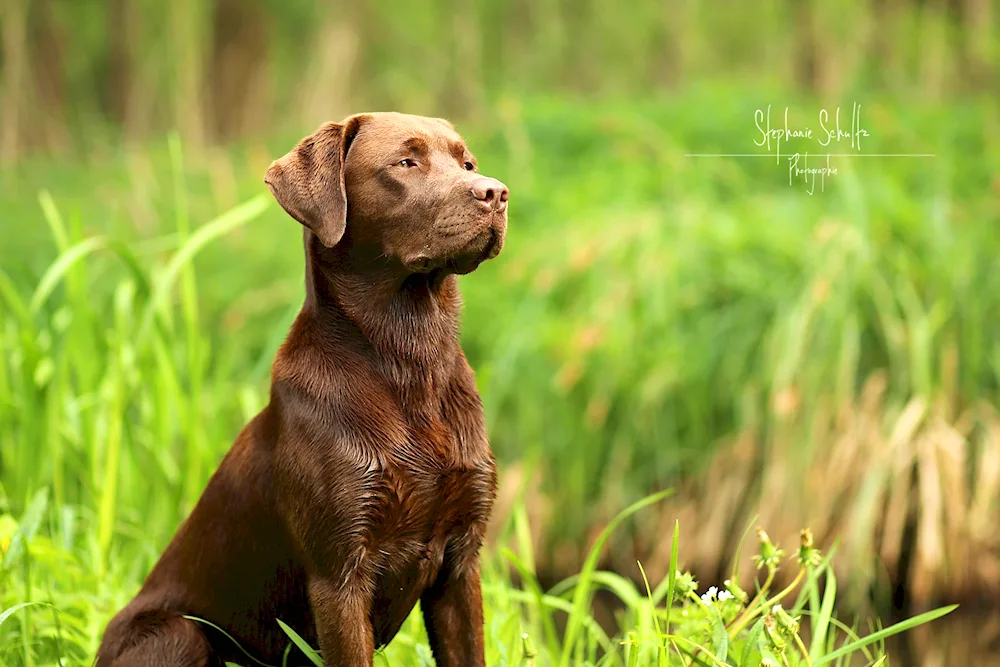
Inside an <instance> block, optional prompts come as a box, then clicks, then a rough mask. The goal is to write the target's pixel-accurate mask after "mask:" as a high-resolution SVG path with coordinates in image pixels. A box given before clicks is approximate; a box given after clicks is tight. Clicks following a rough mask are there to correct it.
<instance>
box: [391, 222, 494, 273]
mask: <svg viewBox="0 0 1000 667" xmlns="http://www.w3.org/2000/svg"><path fill="white" fill-rule="evenodd" d="M502 247H503V235H502V233H501V232H500V230H498V229H497V228H496V227H495V226H494V225H490V226H489V227H487V228H486V229H485V230H483V231H482V232H481V233H480V234H478V235H477V236H476V237H475V238H474V239H473V240H472V241H471V242H469V243H468V244H467V245H466V246H465V247H464V248H462V249H461V250H459V251H457V252H454V253H450V254H449V255H448V256H445V257H437V258H435V257H430V256H428V255H424V254H422V253H421V254H419V255H417V256H416V257H413V258H412V259H409V260H406V261H404V265H405V266H406V268H407V269H408V270H409V271H411V272H413V273H430V272H432V271H437V270H439V269H443V270H444V271H446V272H447V273H455V274H459V275H464V274H466V273H471V272H472V271H475V270H476V268H478V267H479V265H480V264H482V263H483V262H485V261H486V260H489V259H493V258H494V257H496V256H497V255H499V254H500V250H501V248H502Z"/></svg>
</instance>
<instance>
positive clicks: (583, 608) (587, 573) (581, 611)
mask: <svg viewBox="0 0 1000 667" xmlns="http://www.w3.org/2000/svg"><path fill="white" fill-rule="evenodd" d="M671 493H673V490H672V489H667V490H665V491H660V492H659V493H654V494H652V495H650V496H646V497H645V498H643V499H641V500H638V501H636V502H634V503H632V504H631V505H629V506H628V507H626V508H625V509H623V510H622V511H621V512H619V513H618V514H617V515H615V517H614V518H613V519H611V521H610V522H609V523H608V525H607V526H605V527H604V530H602V531H601V533H600V535H598V536H597V540H595V541H594V546H592V547H591V548H590V553H588V554H587V559H586V560H585V561H584V563H583V568H582V569H581V570H580V575H579V577H580V578H579V583H578V584H577V586H576V590H575V591H574V592H573V611H572V612H571V613H570V615H569V622H568V623H567V626H566V634H565V639H564V642H563V650H562V655H561V656H560V659H559V665H560V667H569V664H570V656H571V655H572V653H573V648H574V647H575V646H576V640H577V635H578V634H579V632H580V628H581V627H582V625H583V619H584V618H585V617H587V616H589V614H588V607H589V603H590V597H589V593H590V583H591V579H592V578H593V575H594V570H596V569H597V559H598V558H599V557H600V555H601V551H603V550H604V544H605V542H607V541H608V538H609V537H611V533H612V532H614V530H615V528H617V527H618V524H620V523H621V522H622V521H624V520H625V519H627V518H628V517H630V516H631V515H633V514H635V513H636V512H638V511H639V510H641V509H642V508H644V507H647V506H649V505H652V504H653V503H656V502H659V501H660V500H663V499H664V498H666V497H667V496H669V495H670V494H671Z"/></svg>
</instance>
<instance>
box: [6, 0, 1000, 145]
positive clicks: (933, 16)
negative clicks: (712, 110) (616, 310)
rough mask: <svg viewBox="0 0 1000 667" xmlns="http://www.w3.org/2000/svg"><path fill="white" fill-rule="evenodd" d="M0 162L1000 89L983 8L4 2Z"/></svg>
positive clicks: (992, 28)
mask: <svg viewBox="0 0 1000 667" xmlns="http://www.w3.org/2000/svg"><path fill="white" fill-rule="evenodd" d="M2 11H3V16H2V19H3V21H4V26H5V29H4V30H3V31H2V32H0V52H2V53H3V54H4V57H3V60H2V61H0V91H2V93H3V94H2V96H0V100H2V102H0V162H4V163H7V164H10V163H12V161H13V160H15V159H16V158H17V157H18V156H20V155H24V154H26V153H30V152H32V151H35V150H47V151H65V150H70V149H74V148H81V147H84V146H93V145H95V144H100V143H102V142H104V141H106V140H109V139H114V140H116V139H119V138H122V137H125V138H126V139H129V140H136V139H145V138H149V137H155V136H159V135H160V134H161V133H162V132H164V131H166V130H168V129H172V128H178V129H179V130H180V132H181V133H182V135H183V136H184V137H185V138H186V139H188V140H190V141H192V142H197V143H199V144H200V142H201V141H202V140H203V139H206V138H209V139H219V140H222V141H230V140H232V139H234V138H248V137H254V136H257V135H259V134H260V133H262V132H270V131H273V130H274V129H275V128H279V127H280V128H282V129H289V128H296V129H297V128H299V127H301V126H303V125H310V124H314V123H315V121H316V119H317V118H319V117H326V116H342V115H346V113H347V112H348V111H350V110H355V109H359V108H397V107H399V108H406V109H409V110H412V111H417V112H424V113H432V112H433V113H438V114H446V115H450V116H461V117H463V118H465V119H475V118H479V119H481V118H482V116H483V115H484V114H485V115H488V112H489V109H490V108H491V107H492V106H493V105H495V103H496V101H497V100H498V99H502V98H503V97H506V96H511V95H514V96H517V95H524V94H539V93H544V94H549V93H553V92H558V93H564V94H573V95H587V96H591V95H593V96H603V95H607V94H623V95H628V96H631V97H637V96H645V95H648V94H649V93H650V91H656V92H674V91H678V90H683V89H684V88H685V87H687V86H689V85H692V84H697V83H698V82H702V81H705V80H707V79H712V80H717V79H718V78H719V77H725V78H729V79H731V80H733V81H740V80H742V81H753V82H755V83H756V84H757V85H760V86H774V85H781V86H784V87H786V88H788V89H794V90H797V91H799V92H812V93H814V94H817V95H818V96H821V97H825V98H828V99H832V98H834V97H843V96H847V95H850V94H851V93H852V92H855V91H859V90H866V91H879V94H881V95H886V94H889V95H895V94H903V95H906V96H908V97H911V98H913V99H918V100H926V99H934V100H949V99H951V98H952V96H954V95H956V94H968V93H970V92H971V93H976V94H989V91H991V90H995V89H996V87H997V77H998V75H1000V72H998V53H997V43H998V40H997V34H998V30H1000V12H998V11H997V9H996V7H995V5H994V4H993V3H991V2H989V0H950V1H949V2H921V1H918V0H860V1H853V0H852V1H848V0H766V1H765V2H757V3H737V2H728V3H726V4H725V7H724V10H723V11H719V9H718V7H717V6H714V5H711V4H707V3H693V2H688V1H686V0H631V1H630V3H629V11H620V10H618V9H617V7H615V6H613V5H610V4H608V3H604V2H597V1H596V0H574V1H572V2H570V1H568V0H531V1H530V2H529V1H528V0H514V1H507V2H502V1H499V0H493V1H490V2H478V3H475V4H467V3H466V4H463V3H458V2H455V0H424V1H423V2H420V3H419V4H415V3H412V2H407V1H405V0H380V1H378V2H375V1H371V0H369V1H366V2H356V3H351V4H349V5H346V6H332V5H330V6H328V5H326V4H324V3H314V2H310V1H308V0H291V1H286V0H281V1H278V0H205V1H202V2H194V1H193V0H184V1H178V2H172V3H163V2H160V1H159V0H91V1H90V2H86V3H81V2H77V1H75V0H45V1H44V2H37V1H36V2H32V1H31V0H5V2H4V4H3V7H2Z"/></svg>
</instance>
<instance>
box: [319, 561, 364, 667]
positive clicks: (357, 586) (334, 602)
mask: <svg viewBox="0 0 1000 667" xmlns="http://www.w3.org/2000/svg"><path fill="white" fill-rule="evenodd" d="M309 601H310V603H311V604H312V608H313V616H314V617H315V619H316V630H317V633H318V634H319V647H320V654H321V655H322V657H323V664H324V665H328V666H329V667H371V665H372V660H373V658H374V654H375V640H374V637H373V634H372V633H373V631H372V623H371V604H372V592H371V587H370V586H368V585H367V582H365V581H363V580H362V579H361V578H360V577H356V578H355V579H353V580H349V581H348V582H346V583H344V582H340V581H334V580H333V579H330V578H325V577H314V578H312V579H311V580H310V581H309Z"/></svg>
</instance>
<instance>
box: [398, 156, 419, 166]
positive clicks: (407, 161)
mask: <svg viewBox="0 0 1000 667" xmlns="http://www.w3.org/2000/svg"><path fill="white" fill-rule="evenodd" d="M396 164H397V165H399V166H400V167H416V166H417V163H416V162H414V161H413V160H411V159H410V158H406V159H405V160H400V161H399V162H397V163H396Z"/></svg>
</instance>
